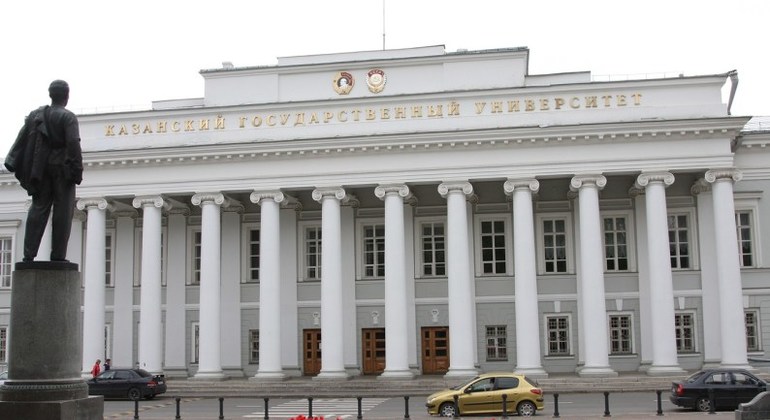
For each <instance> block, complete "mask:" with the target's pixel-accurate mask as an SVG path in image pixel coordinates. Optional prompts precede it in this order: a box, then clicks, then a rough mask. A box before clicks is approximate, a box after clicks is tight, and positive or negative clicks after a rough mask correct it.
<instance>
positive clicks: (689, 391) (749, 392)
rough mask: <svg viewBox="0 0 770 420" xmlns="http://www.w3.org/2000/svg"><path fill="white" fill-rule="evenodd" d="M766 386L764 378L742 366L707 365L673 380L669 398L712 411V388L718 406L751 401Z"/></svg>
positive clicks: (721, 407) (676, 403) (730, 406)
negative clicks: (732, 367)
mask: <svg viewBox="0 0 770 420" xmlns="http://www.w3.org/2000/svg"><path fill="white" fill-rule="evenodd" d="M766 388H767V383H766V382H765V381H763V380H762V379H760V378H757V377H756V376H754V375H753V374H751V373H750V372H748V371H746V370H743V369H708V370H701V371H699V372H696V373H694V374H692V375H690V377H688V378H687V379H685V380H683V381H679V382H673V383H672V385H671V397H670V399H671V402H672V403H674V405H678V406H680V407H685V408H693V409H695V410H698V411H711V398H712V397H711V392H710V391H713V399H714V402H715V407H714V409H715V410H716V409H736V408H738V404H741V403H747V402H749V401H751V400H752V399H753V398H754V397H755V396H756V395H757V394H759V393H760V392H763V391H765V389H766Z"/></svg>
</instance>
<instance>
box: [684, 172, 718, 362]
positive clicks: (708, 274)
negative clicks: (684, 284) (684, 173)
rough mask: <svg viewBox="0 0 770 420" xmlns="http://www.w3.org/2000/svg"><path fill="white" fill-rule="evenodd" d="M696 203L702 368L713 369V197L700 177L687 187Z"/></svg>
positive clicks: (715, 359) (715, 347) (715, 289)
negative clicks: (701, 305) (702, 326)
mask: <svg viewBox="0 0 770 420" xmlns="http://www.w3.org/2000/svg"><path fill="white" fill-rule="evenodd" d="M690 192H691V193H692V194H693V195H694V196H695V198H696V200H697V205H696V208H697V210H698V216H697V219H698V250H699V251H700V282H701V300H702V301H703V310H702V311H701V313H702V315H703V325H705V326H706V327H705V328H702V331H703V367H704V368H706V367H711V368H716V367H719V364H720V363H721V361H722V326H721V325H720V322H721V321H720V319H721V316H720V314H719V311H720V309H719V299H720V296H719V279H718V276H717V247H716V239H715V237H714V229H715V228H716V224H715V223H714V197H713V194H712V193H711V184H709V183H708V182H706V180H705V179H703V178H701V179H699V180H697V181H696V182H695V184H694V185H693V186H692V188H690Z"/></svg>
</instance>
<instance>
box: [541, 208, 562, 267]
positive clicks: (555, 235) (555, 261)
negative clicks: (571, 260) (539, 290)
mask: <svg viewBox="0 0 770 420" xmlns="http://www.w3.org/2000/svg"><path fill="white" fill-rule="evenodd" d="M540 227H541V229H542V230H541V236H540V237H541V239H542V250H543V257H542V259H543V272H545V273H566V272H567V221H566V220H565V219H564V218H543V219H542V220H541V225H540Z"/></svg>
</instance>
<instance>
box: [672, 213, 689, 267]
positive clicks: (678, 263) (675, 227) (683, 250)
mask: <svg viewBox="0 0 770 420" xmlns="http://www.w3.org/2000/svg"><path fill="white" fill-rule="evenodd" d="M689 226H690V224H689V220H688V215H687V214H670V215H668V248H669V253H670V254H671V268H673V269H677V268H679V269H684V268H690V245H689V244H690V239H689V238H690V234H689Z"/></svg>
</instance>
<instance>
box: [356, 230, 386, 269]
mask: <svg viewBox="0 0 770 420" xmlns="http://www.w3.org/2000/svg"><path fill="white" fill-rule="evenodd" d="M361 235H362V237H361V241H362V245H363V249H362V257H363V264H362V268H363V272H362V273H361V274H362V277H363V278H380V277H385V225H383V224H364V225H362V227H361Z"/></svg>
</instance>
